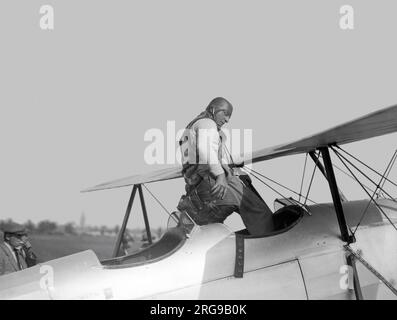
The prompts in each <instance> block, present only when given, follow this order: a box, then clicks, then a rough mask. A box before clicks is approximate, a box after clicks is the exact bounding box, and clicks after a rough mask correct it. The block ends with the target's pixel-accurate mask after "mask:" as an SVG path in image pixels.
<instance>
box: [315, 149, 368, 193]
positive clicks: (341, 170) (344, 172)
mask: <svg viewBox="0 0 397 320" xmlns="http://www.w3.org/2000/svg"><path fill="white" fill-rule="evenodd" d="M320 158H321V159H322V156H321V154H320ZM332 166H333V167H335V168H336V169H338V170H339V171H340V172H342V173H343V174H345V175H346V176H348V177H349V178H350V179H352V180H354V181H356V179H354V177H352V176H351V175H350V174H348V173H347V172H346V171H344V170H343V169H341V168H340V167H338V166H337V165H336V164H332ZM363 186H364V187H365V188H367V189H368V190H369V191H371V192H373V190H372V189H371V188H370V187H368V186H366V185H365V184H364V183H363Z"/></svg>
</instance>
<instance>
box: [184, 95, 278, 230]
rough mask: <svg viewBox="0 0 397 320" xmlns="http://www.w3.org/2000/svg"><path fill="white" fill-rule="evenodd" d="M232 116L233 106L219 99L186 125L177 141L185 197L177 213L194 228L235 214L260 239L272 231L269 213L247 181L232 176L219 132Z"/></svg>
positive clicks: (221, 135)
mask: <svg viewBox="0 0 397 320" xmlns="http://www.w3.org/2000/svg"><path fill="white" fill-rule="evenodd" d="M232 112H233V106H232V104H231V103H230V102H229V101H227V100H226V99H225V98H221V97H218V98H215V99H213V100H212V101H211V102H210V103H209V105H208V106H207V108H206V109H205V111H203V112H202V113H201V114H199V115H198V116H197V117H196V118H195V119H193V121H191V122H190V123H189V124H188V125H187V127H186V129H185V131H184V134H183V135H182V138H181V140H180V141H179V144H180V146H181V151H182V164H183V169H182V173H183V176H184V179H185V182H186V186H185V190H186V195H183V196H182V197H181V200H180V202H179V205H178V209H179V210H181V211H182V210H185V211H187V213H188V214H189V215H190V216H191V217H192V218H193V219H194V220H195V222H196V223H197V224H208V223H214V222H220V223H222V222H223V221H224V220H225V219H226V218H227V217H228V216H229V215H230V214H231V213H233V212H237V213H239V214H240V216H241V218H242V220H243V222H244V224H245V226H246V228H247V230H248V232H249V233H250V234H251V235H254V236H260V235H264V234H266V233H268V232H270V231H272V230H273V220H272V212H271V210H270V209H269V207H268V206H267V205H266V203H265V202H264V201H263V199H262V198H260V196H259V195H258V194H257V193H256V190H255V189H254V188H253V187H252V185H251V184H250V181H249V180H247V179H244V182H243V180H242V179H240V178H239V176H236V175H234V170H233V168H232V167H233V159H230V158H231V157H228V155H227V152H225V135H224V134H223V132H222V130H221V127H222V126H223V125H224V124H226V123H227V122H229V120H230V117H231V115H232ZM227 158H229V159H227ZM230 161H231V162H230Z"/></svg>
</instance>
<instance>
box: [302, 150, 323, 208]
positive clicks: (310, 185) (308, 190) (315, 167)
mask: <svg viewBox="0 0 397 320" xmlns="http://www.w3.org/2000/svg"><path fill="white" fill-rule="evenodd" d="M319 158H320V152H318V155H317V159H316V162H315V163H314V169H313V173H312V177H311V179H310V184H309V187H308V189H307V193H306V199H305V203H304V204H303V205H304V206H305V205H306V202H307V199H308V196H309V192H310V190H311V187H312V183H313V179H314V174H315V173H316V169H317V163H318V159H319Z"/></svg>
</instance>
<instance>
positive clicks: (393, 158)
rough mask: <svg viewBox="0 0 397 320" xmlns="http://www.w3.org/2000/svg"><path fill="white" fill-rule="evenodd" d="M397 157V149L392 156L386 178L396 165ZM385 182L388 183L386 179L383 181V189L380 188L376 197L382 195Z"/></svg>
mask: <svg viewBox="0 0 397 320" xmlns="http://www.w3.org/2000/svg"><path fill="white" fill-rule="evenodd" d="M396 159H397V149H396V150H395V151H394V154H393V156H392V158H391V160H390V162H391V166H390V168H389V171H388V172H387V173H386V178H387V177H388V176H389V174H390V172H391V170H392V168H393V166H394V163H395V162H396ZM385 183H386V180H383V183H382V185H381V186H380V188H381V190H379V192H378V194H377V196H376V198H379V197H380V196H381V194H382V193H383V192H382V191H383V186H384V185H385Z"/></svg>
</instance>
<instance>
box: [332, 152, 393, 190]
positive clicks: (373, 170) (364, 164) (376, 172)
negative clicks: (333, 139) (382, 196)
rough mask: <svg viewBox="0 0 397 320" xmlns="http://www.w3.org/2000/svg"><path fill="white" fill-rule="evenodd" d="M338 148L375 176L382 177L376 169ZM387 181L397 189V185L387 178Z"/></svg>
mask: <svg viewBox="0 0 397 320" xmlns="http://www.w3.org/2000/svg"><path fill="white" fill-rule="evenodd" d="M336 147H337V148H338V149H339V150H341V151H343V152H344V153H346V154H347V155H348V156H350V157H351V158H353V159H354V160H356V161H357V162H359V163H360V164H362V165H363V166H365V167H366V168H368V169H369V170H371V171H372V172H374V173H375V174H377V175H378V176H380V177H381V176H382V175H381V174H380V173H379V172H378V171H376V170H375V169H373V168H371V167H370V166H369V165H367V164H366V163H364V162H363V161H361V160H360V159H358V158H357V157H355V156H353V155H352V154H351V153H349V152H347V151H346V150H344V149H342V148H341V147H340V146H338V145H336ZM385 180H386V181H387V182H390V183H391V184H392V185H394V186H395V187H397V183H395V182H393V181H391V180H390V179H388V178H385Z"/></svg>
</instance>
